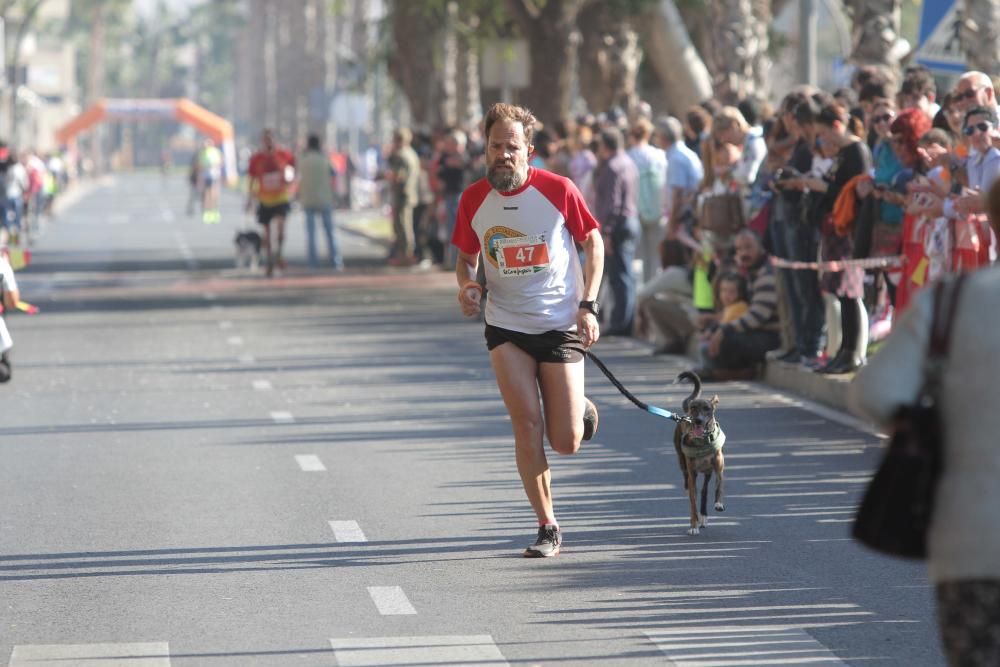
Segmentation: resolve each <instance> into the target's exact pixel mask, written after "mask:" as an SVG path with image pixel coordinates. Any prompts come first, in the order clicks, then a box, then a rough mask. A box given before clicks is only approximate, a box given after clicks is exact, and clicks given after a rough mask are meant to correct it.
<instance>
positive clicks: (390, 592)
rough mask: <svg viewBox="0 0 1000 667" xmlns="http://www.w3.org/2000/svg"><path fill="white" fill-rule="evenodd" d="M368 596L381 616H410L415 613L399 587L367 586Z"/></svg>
mask: <svg viewBox="0 0 1000 667" xmlns="http://www.w3.org/2000/svg"><path fill="white" fill-rule="evenodd" d="M368 595H370V596H371V598H372V602H374V603H375V607H376V608H377V609H378V613H380V614H382V615H383V616H412V615H413V614H416V613H417V610H416V609H414V608H413V605H412V604H410V601H409V600H408V599H407V598H406V593H404V592H403V589H402V588H400V587H399V586H369V587H368Z"/></svg>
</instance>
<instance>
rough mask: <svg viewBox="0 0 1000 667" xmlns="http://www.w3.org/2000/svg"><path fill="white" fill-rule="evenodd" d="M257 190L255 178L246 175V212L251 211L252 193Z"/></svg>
mask: <svg viewBox="0 0 1000 667" xmlns="http://www.w3.org/2000/svg"><path fill="white" fill-rule="evenodd" d="M256 188H257V177H256V176H254V175H253V174H250V173H248V174H247V201H246V204H245V207H246V210H248V211H251V210H253V193H254V192H255V191H256Z"/></svg>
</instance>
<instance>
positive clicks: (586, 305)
mask: <svg viewBox="0 0 1000 667" xmlns="http://www.w3.org/2000/svg"><path fill="white" fill-rule="evenodd" d="M580 308H583V309H584V310H589V311H590V312H592V313H593V314H594V315H599V314H600V312H601V305H600V304H599V303H597V302H596V301H581V302H580Z"/></svg>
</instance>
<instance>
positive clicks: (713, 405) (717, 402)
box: [712, 394, 719, 408]
mask: <svg viewBox="0 0 1000 667" xmlns="http://www.w3.org/2000/svg"><path fill="white" fill-rule="evenodd" d="M718 404H719V395H718V394H716V395H715V396H713V397H712V407H713V408H714V407H715V406H717V405H718Z"/></svg>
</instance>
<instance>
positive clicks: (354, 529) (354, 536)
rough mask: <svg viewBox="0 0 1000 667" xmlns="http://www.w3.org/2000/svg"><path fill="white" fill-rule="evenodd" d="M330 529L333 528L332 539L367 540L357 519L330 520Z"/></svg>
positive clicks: (345, 540) (340, 540)
mask: <svg viewBox="0 0 1000 667" xmlns="http://www.w3.org/2000/svg"><path fill="white" fill-rule="evenodd" d="M330 529H331V530H333V539H335V540H337V541H338V542H367V541H368V538H367V537H365V534H364V532H362V530H361V526H359V525H358V522H357V521H331V522H330Z"/></svg>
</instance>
